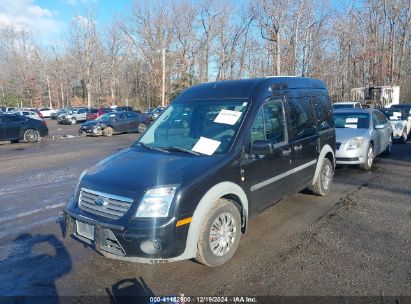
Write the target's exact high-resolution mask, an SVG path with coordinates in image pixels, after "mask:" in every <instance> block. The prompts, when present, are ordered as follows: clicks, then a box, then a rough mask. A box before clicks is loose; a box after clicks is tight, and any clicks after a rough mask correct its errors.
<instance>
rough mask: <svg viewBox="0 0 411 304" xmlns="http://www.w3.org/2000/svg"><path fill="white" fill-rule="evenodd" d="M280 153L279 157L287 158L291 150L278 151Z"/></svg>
mask: <svg viewBox="0 0 411 304" xmlns="http://www.w3.org/2000/svg"><path fill="white" fill-rule="evenodd" d="M280 151H281V156H287V155H290V154H291V149H290V148H287V149H280Z"/></svg>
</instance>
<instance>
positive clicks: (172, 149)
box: [162, 147, 201, 155]
mask: <svg viewBox="0 0 411 304" xmlns="http://www.w3.org/2000/svg"><path fill="white" fill-rule="evenodd" d="M162 149H164V150H167V151H178V152H184V153H189V154H193V155H201V153H198V152H195V151H193V150H188V149H184V148H180V147H166V148H162Z"/></svg>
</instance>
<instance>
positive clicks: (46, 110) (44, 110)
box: [39, 108, 57, 118]
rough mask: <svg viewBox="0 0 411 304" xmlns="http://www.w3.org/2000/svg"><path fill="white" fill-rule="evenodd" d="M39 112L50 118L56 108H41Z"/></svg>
mask: <svg viewBox="0 0 411 304" xmlns="http://www.w3.org/2000/svg"><path fill="white" fill-rule="evenodd" d="M39 112H40V113H41V114H42V115H43V117H44V118H50V117H51V115H52V114H53V113H56V112H57V111H56V110H53V109H52V108H40V109H39Z"/></svg>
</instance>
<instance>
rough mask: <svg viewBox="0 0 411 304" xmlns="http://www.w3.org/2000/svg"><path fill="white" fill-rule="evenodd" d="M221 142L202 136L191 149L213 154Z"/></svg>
mask: <svg viewBox="0 0 411 304" xmlns="http://www.w3.org/2000/svg"><path fill="white" fill-rule="evenodd" d="M220 144H221V142H220V141H217V140H213V139H210V138H206V137H200V139H199V140H198V141H197V143H196V144H195V145H194V147H193V148H192V149H191V150H192V151H194V152H198V153H202V154H206V155H213V154H214V152H215V150H217V149H218V147H219V146H220Z"/></svg>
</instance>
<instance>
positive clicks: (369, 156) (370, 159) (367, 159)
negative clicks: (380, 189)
mask: <svg viewBox="0 0 411 304" xmlns="http://www.w3.org/2000/svg"><path fill="white" fill-rule="evenodd" d="M373 163H374V147H373V146H372V144H370V145H369V146H368V149H367V155H366V157H365V163H364V164H362V165H361V167H362V168H363V169H364V170H370V169H371V167H372V164H373Z"/></svg>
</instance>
